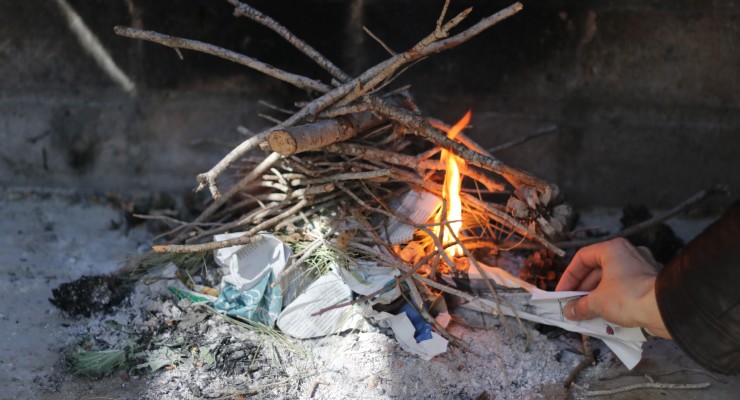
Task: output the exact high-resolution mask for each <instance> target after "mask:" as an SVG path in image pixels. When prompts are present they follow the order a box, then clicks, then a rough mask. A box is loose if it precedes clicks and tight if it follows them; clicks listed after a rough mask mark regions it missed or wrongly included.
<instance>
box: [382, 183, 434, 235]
mask: <svg viewBox="0 0 740 400" xmlns="http://www.w3.org/2000/svg"><path fill="white" fill-rule="evenodd" d="M441 203H442V200H440V198H439V197H437V196H435V195H433V194H431V193H427V192H417V191H414V190H411V191H409V192H407V193H406V194H405V195H404V196H403V199H401V204H400V205H399V206H398V207H397V208H396V209H395V212H396V213H397V214H399V215H405V216H407V217H408V219H410V220H411V221H412V222H414V223H415V224H423V223H424V222H426V220H428V219H429V217H431V216H432V214H433V213H434V210H436V209H437V207H439V205H440V204H441ZM416 230H417V229H416V227H414V226H411V225H408V224H406V223H404V222H402V221H400V220H398V219H395V218H394V219H393V220H392V221H391V222H390V224H389V225H388V236H389V238H388V242H389V243H390V244H401V243H406V242H409V241H410V240H411V239H413V238H414V233H415V232H416Z"/></svg>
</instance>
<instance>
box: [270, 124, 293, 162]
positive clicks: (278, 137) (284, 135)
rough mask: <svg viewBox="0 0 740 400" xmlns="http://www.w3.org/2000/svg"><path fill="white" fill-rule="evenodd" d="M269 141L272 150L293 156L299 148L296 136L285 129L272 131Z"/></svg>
mask: <svg viewBox="0 0 740 400" xmlns="http://www.w3.org/2000/svg"><path fill="white" fill-rule="evenodd" d="M267 143H269V145H270V149H271V150H272V151H274V152H276V153H280V154H281V155H284V156H291V155H293V154H295V152H296V151H297V150H298V143H296V140H295V138H293V136H292V135H291V134H290V133H288V132H286V131H284V130H275V131H272V132H270V136H268V137H267Z"/></svg>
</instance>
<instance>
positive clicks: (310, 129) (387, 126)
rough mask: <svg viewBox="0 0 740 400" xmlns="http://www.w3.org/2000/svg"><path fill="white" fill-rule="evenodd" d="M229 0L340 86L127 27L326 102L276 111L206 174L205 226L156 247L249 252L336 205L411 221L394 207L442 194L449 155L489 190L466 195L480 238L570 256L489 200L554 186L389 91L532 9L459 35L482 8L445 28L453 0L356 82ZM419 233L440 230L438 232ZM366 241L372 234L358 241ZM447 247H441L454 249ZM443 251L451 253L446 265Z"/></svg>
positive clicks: (202, 178)
mask: <svg viewBox="0 0 740 400" xmlns="http://www.w3.org/2000/svg"><path fill="white" fill-rule="evenodd" d="M227 1H229V3H231V4H232V5H233V6H234V14H235V15H236V16H241V17H247V18H249V19H251V20H253V21H255V22H257V23H259V24H262V25H264V26H266V27H268V28H270V29H271V30H273V31H274V32H275V33H277V34H278V35H280V36H281V37H283V38H284V39H285V40H286V41H288V42H289V43H290V44H291V45H293V46H295V47H296V48H297V49H298V50H300V51H301V52H302V53H303V54H305V55H306V56H307V57H309V58H310V59H311V60H313V61H315V62H316V63H317V64H318V65H320V66H321V67H322V68H323V69H324V70H326V71H327V72H328V73H329V75H330V76H331V81H330V82H328V83H325V82H322V81H320V80H316V79H311V78H309V77H305V76H300V75H296V74H293V73H290V72H287V71H283V70H280V69H277V68H275V67H272V66H270V65H268V64H266V63H263V62H261V61H259V60H256V59H253V58H250V57H248V56H245V55H242V54H238V53H235V52H233V51H230V50H227V49H224V48H220V47H217V46H214V45H211V44H208V43H203V42H199V41H196V40H191V39H185V38H180V37H173V36H168V35H164V34H161V33H158V32H152V31H145V30H141V29H135V28H129V27H115V32H116V33H117V34H119V35H122V36H126V37H130V38H135V39H142V40H147V41H152V42H155V43H159V44H162V45H164V46H168V47H171V48H173V49H175V50H176V51H177V52H178V54H179V51H180V49H189V50H194V51H200V52H204V53H208V54H212V55H215V56H218V57H222V58H225V59H228V60H231V61H234V62H237V63H240V64H243V65H245V66H247V67H250V68H253V69H256V70H258V71H261V72H263V73H265V74H267V75H269V76H271V77H274V78H277V79H280V80H283V81H285V82H288V83H291V84H293V85H295V86H296V87H298V88H301V89H305V90H307V91H309V92H311V93H314V94H316V95H318V97H317V98H315V99H314V100H312V101H309V102H306V103H303V104H299V106H300V109H298V110H297V111H295V112H294V111H288V110H280V109H277V108H276V107H273V108H275V110H276V111H278V112H284V113H286V114H287V115H289V116H288V117H287V118H286V119H284V120H282V121H279V120H275V123H276V125H275V126H274V127H271V128H269V129H266V130H264V131H262V132H259V133H257V134H254V135H253V136H252V137H250V138H249V139H247V140H245V141H244V142H242V143H241V144H239V145H238V146H236V147H235V148H234V149H233V150H232V151H231V152H230V153H229V154H227V155H226V156H225V157H224V158H223V159H222V160H221V161H220V162H219V163H217V164H216V165H215V166H214V167H213V168H211V169H210V170H209V171H207V172H204V173H202V174H199V175H198V177H197V180H198V183H199V185H198V188H197V190H198V191H199V190H202V189H204V188H206V187H207V188H209V189H210V192H211V195H212V197H213V202H212V203H211V204H210V205H209V206H208V207H207V208H206V209H205V210H204V211H203V212H202V214H201V215H200V216H198V217H197V218H196V219H195V220H194V221H192V222H190V223H183V224H181V225H179V226H178V227H176V228H175V229H174V230H173V231H171V232H169V234H168V235H167V236H165V239H167V242H168V243H167V244H162V245H157V246H155V250H156V251H158V252H196V251H206V250H213V249H217V248H221V247H227V246H232V245H238V244H246V243H249V242H251V241H254V240H257V239H258V238H259V236H258V235H257V233H258V232H260V231H265V230H284V229H288V230H294V231H295V230H297V229H299V227H300V225H302V224H303V223H304V222H305V221H306V219H307V218H309V216H310V215H312V214H316V213H319V212H320V211H325V210H330V209H331V210H335V211H336V212H335V215H334V218H335V220H337V221H339V220H342V219H343V218H348V217H350V218H353V219H357V220H360V219H361V220H365V221H371V220H373V214H379V215H383V216H386V217H388V218H396V219H400V220H402V221H404V220H406V219H407V218H406V216H403V215H395V214H394V213H393V211H392V209H391V208H390V207H388V206H387V204H385V200H387V199H389V198H393V197H394V196H398V195H399V193H402V192H403V191H407V190H409V189H415V190H420V191H429V192H433V193H436V194H438V195H439V194H441V188H442V186H441V184H440V183H438V182H439V173H438V171H442V170H443V169H444V165H443V163H441V162H440V161H438V160H437V159H435V158H433V157H434V156H435V155H436V154H437V153H438V152H439V151H440V150H441V149H443V148H444V149H447V150H449V151H450V152H452V154H455V155H457V156H458V157H460V158H462V159H463V160H465V165H466V167H465V168H464V169H463V171H462V173H463V175H465V176H466V177H467V178H469V182H473V184H474V187H476V188H478V190H477V193H478V196H477V197H476V196H473V195H471V194H463V197H464V203H465V207H466V209H468V210H469V211H474V213H475V214H476V215H477V216H478V217H480V218H482V220H479V222H478V228H481V229H478V230H476V232H477V233H476V236H478V238H477V239H480V241H485V242H487V243H489V245H490V246H492V247H495V248H499V247H503V246H509V245H510V244H511V242H529V241H536V242H539V243H540V244H541V245H543V246H545V247H548V248H550V249H552V250H554V251H556V252H557V253H559V254H562V251H560V250H559V249H557V248H556V247H555V246H553V245H552V244H551V243H550V242H549V241H548V240H547V239H545V238H544V237H543V236H542V235H541V234H540V233H538V230H537V228H536V225H534V224H531V223H528V222H527V221H523V220H521V219H517V218H514V217H512V216H511V215H510V214H508V213H507V212H506V207H505V205H504V204H496V203H492V202H486V201H482V200H481V198H482V197H481V193H492V192H505V191H507V190H508V191H509V192H512V191H514V190H517V189H519V188H522V187H524V186H526V187H530V188H533V189H534V191H530V192H534V193H543V192H550V193H552V192H557V188H556V187H555V186H554V185H551V184H549V183H548V182H545V181H543V180H542V179H539V178H537V177H535V176H533V175H531V174H529V173H527V172H525V171H522V170H519V169H516V168H513V167H511V166H508V165H506V164H504V163H502V162H501V161H500V160H498V159H496V158H495V157H493V156H492V155H491V154H490V153H489V152H487V151H485V150H484V149H482V148H481V147H480V146H478V145H477V144H476V143H475V142H473V141H472V140H471V139H470V138H468V137H466V136H465V135H464V134H461V135H460V136H458V138H457V141H453V140H451V139H448V138H447V137H446V135H445V133H444V131H443V129H445V125H444V124H443V123H441V122H440V121H436V120H434V119H432V118H429V117H425V116H424V115H422V113H421V112H420V110H419V109H418V107H416V105H415V104H414V102H413V99H412V97H411V95H410V94H409V92H408V90H407V88H401V89H396V90H392V91H387V92H386V93H382V90H383V89H385V88H386V87H387V86H389V84H390V83H391V82H392V81H393V80H394V78H395V77H396V76H397V75H398V74H400V73H401V72H403V70H404V68H407V67H408V66H409V65H410V64H412V63H414V62H416V61H418V60H421V59H423V58H426V57H428V56H430V55H432V54H434V53H439V52H441V51H445V50H448V49H451V48H454V47H456V46H458V45H459V44H461V43H463V42H465V41H467V40H469V39H471V38H472V37H474V36H476V35H477V34H479V33H481V32H483V31H484V30H486V29H488V28H490V27H491V26H493V25H495V24H497V23H498V22H500V21H502V20H504V19H506V18H508V17H510V16H512V15H514V14H516V13H517V12H518V11H520V10H521V9H522V5H521V4H520V3H516V4H513V5H511V6H509V7H507V8H505V9H503V10H501V11H499V12H497V13H495V14H493V15H491V16H489V17H487V18H484V19H482V20H481V21H479V22H478V23H476V24H474V25H472V26H470V27H469V28H467V29H465V30H463V31H462V32H460V33H457V34H454V35H453V34H451V31H452V30H453V28H455V27H456V26H458V25H459V24H460V23H461V22H462V21H463V20H464V19H465V18H466V17H467V16H468V14H469V13H470V11H471V9H466V10H464V11H463V12H461V13H460V14H458V15H456V16H455V17H453V18H451V19H450V20H448V21H446V22H445V16H446V12H447V8H448V5H449V4H448V3H449V2H447V3H446V4H445V5H444V7H443V10H442V12H441V15H440V17H439V19H438V21H437V23H436V26H435V29H434V31H433V32H431V33H430V34H429V35H427V36H426V37H425V38H423V39H422V40H420V41H419V42H418V43H417V44H416V45H415V46H413V47H412V48H411V49H409V50H407V51H404V52H401V53H395V52H393V51H392V50H390V49H388V48H387V46H385V45H384V47H386V49H387V50H388V51H389V52H390V53H391V56H390V57H389V58H388V59H387V60H385V61H383V62H381V63H379V64H377V65H375V66H373V67H372V68H370V69H368V70H366V71H365V72H364V73H362V74H361V75H359V76H358V77H354V78H353V77H351V76H349V75H348V74H346V73H345V72H343V71H342V70H341V69H340V68H339V67H337V66H336V65H335V64H333V63H332V62H331V61H329V60H328V59H327V58H326V57H324V56H323V55H321V54H320V53H319V52H318V51H316V50H315V49H314V48H313V47H311V46H310V45H309V44H307V43H305V42H304V41H302V40H301V39H299V38H298V37H296V36H295V35H293V34H292V33H291V32H290V31H288V30H287V29H286V28H285V27H284V26H282V25H280V24H279V23H278V22H276V21H275V20H273V19H272V18H270V17H269V16H267V15H264V14H262V13H261V12H260V11H258V10H256V9H254V8H252V7H251V6H249V5H248V4H245V3H242V2H240V1H237V0H227ZM373 36H374V35H373ZM378 40H379V39H378ZM381 43H382V42H381ZM259 149H261V150H263V151H266V156H265V157H264V158H263V159H262V160H261V161H260V162H258V163H257V164H256V165H254V167H253V168H252V169H251V170H250V171H248V172H245V173H244V175H243V176H242V177H241V179H239V180H238V182H236V183H235V184H233V186H231V187H230V188H229V189H228V190H226V191H225V192H222V190H221V188H220V187H219V184H218V182H217V180H218V178H219V176H221V175H222V174H223V173H224V172H225V171H227V170H228V169H229V168H230V167H232V166H234V164H235V163H237V162H238V161H240V160H243V159H244V158H245V157H246V156H247V155H248V153H250V152H252V151H253V150H259ZM443 223H447V221H443ZM492 226H494V227H495V229H494V228H491V227H492ZM419 228H420V229H421V230H422V231H429V229H428V226H419ZM485 228H487V229H485ZM239 229H241V230H244V229H246V230H247V232H248V233H247V234H246V235H244V236H242V237H239V238H237V239H232V240H229V241H221V242H213V241H211V240H212V236H213V234H215V233H220V232H225V231H233V230H239ZM372 232H375V233H376V235H375V237H374V238H372V240H374V241H378V239H379V238H380V235H377V227H374V229H373V231H372ZM468 232H473V230H471V229H468ZM332 234H334V235H337V236H341V235H342V232H341V231H340V230H339V229H338V228H336V227H334V229H333V230H332ZM430 235H431V234H430ZM366 236H367V235H366ZM371 236H372V235H371ZM431 236H434V235H431ZM502 238H506V240H505V241H504V240H502ZM363 239H367V238H357V240H359V241H362V240H363ZM437 241H438V240H437ZM504 242H505V243H504ZM436 244H437V249H441V248H443V247H444V246H442V244H441V243H436ZM441 253H442V254H439V257H442V258H445V257H444V255H443V252H441ZM447 261H449V260H447ZM450 263H451V262H450ZM453 268H454V267H453Z"/></svg>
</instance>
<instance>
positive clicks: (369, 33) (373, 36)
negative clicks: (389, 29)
mask: <svg viewBox="0 0 740 400" xmlns="http://www.w3.org/2000/svg"><path fill="white" fill-rule="evenodd" d="M362 30H363V31H365V33H367V34H368V35H369V36H370V37H371V38H373V39H374V40H375V41H376V42H378V44H379V45H381V46H382V47H383V48H384V49H385V51H387V52H388V54H390V55H392V56H395V55H396V52H395V51H393V49H391V48H390V46H388V45H387V44H385V42H384V41H383V40H382V39H381V38H379V37H378V36H376V35H375V34H374V33H373V32H372V31H371V30H370V29H368V27H366V26H363V27H362Z"/></svg>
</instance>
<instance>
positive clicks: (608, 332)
mask: <svg viewBox="0 0 740 400" xmlns="http://www.w3.org/2000/svg"><path fill="white" fill-rule="evenodd" d="M479 264H480V263H479ZM480 265H481V267H482V269H483V270H484V271H485V272H486V275H487V276H488V277H489V278H490V279H491V280H493V281H494V282H496V283H497V284H499V285H502V286H507V287H520V288H523V289H525V290H527V291H528V292H529V293H530V294H531V298H530V299H529V301H528V302H527V304H525V305H523V306H521V305H518V306H517V307H516V314H517V315H518V316H519V318H521V319H526V320H528V321H533V322H538V323H542V324H546V325H553V326H558V327H560V328H563V329H565V330H568V331H571V332H578V333H583V334H586V335H588V336H591V337H595V338H599V339H601V340H603V341H604V343H605V344H606V345H607V346H609V348H610V349H611V350H612V351H613V352H614V354H615V355H616V356H617V357H619V359H620V360H621V361H622V363H624V365H625V366H626V367H627V368H629V369H632V368H634V367H635V365H637V363H638V362H639V361H640V358H641V357H642V343H643V342H644V341H645V336H644V335H643V334H642V331H641V330H640V329H639V328H624V327H621V326H619V325H615V324H611V323H608V322H606V321H604V320H603V319H602V318H595V319H591V320H588V321H570V320H568V319H566V318H565V317H564V316H563V307H564V306H565V304H567V303H568V302H569V301H570V300H573V299H575V298H578V297H581V296H584V295H586V294H588V292H547V291H544V290H541V289H538V288H537V287H535V286H534V285H532V284H530V283H528V282H525V281H523V280H521V279H519V278H517V277H515V276H513V275H511V274H510V273H508V272H506V271H504V270H502V269H501V268H497V267H490V266H487V265H484V264H480ZM472 270H474V269H473V268H471V271H472ZM470 278H471V280H472V279H476V278H477V279H482V277H481V276H480V275H479V274H478V273H477V272H471V273H470ZM463 307H467V308H470V309H475V310H478V311H484V312H493V313H497V311H496V310H497V305H496V303H495V301H493V300H488V299H482V298H479V299H476V300H475V301H472V302H470V303H467V304H465V305H463ZM501 311H502V313H503V314H505V315H510V316H513V315H514V310H512V308H510V307H507V306H505V305H503V304H502V305H501Z"/></svg>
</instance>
